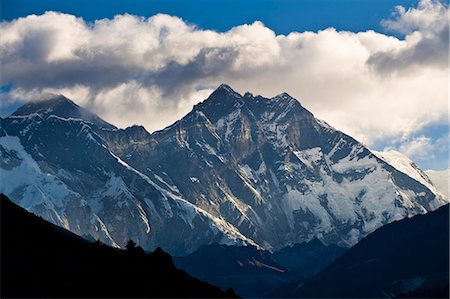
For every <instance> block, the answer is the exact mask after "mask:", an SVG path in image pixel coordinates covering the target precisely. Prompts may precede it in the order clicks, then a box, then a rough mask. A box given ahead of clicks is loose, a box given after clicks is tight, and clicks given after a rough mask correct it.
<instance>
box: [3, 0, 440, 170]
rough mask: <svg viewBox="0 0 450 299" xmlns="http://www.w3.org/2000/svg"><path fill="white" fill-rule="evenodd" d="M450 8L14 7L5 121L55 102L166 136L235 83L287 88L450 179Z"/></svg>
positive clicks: (285, 4)
mask: <svg viewBox="0 0 450 299" xmlns="http://www.w3.org/2000/svg"><path fill="white" fill-rule="evenodd" d="M397 6H401V7H402V8H396V7H397ZM46 11H54V12H56V13H45V12H46ZM447 12H448V6H447V5H446V4H444V2H440V1H438V0H422V1H421V2H419V1H409V0H398V1H395V0H390V1H388V0H365V1H362V0H303V1H294V0H277V1H275V0H247V1H242V0H216V1H214V0H213V1H211V0H209V1H208V0H193V1H187V0H172V1H168V0H157V1H150V0H145V1H144V0H122V1H118V0H114V1H111V0H109V1H106V0H94V1H75V0H64V1H61V0H39V1H30V0H2V1H1V10H0V13H1V15H0V17H1V20H2V21H3V23H2V25H1V26H3V27H1V28H0V30H4V31H5V32H4V33H5V34H4V36H7V37H8V38H6V39H4V44H1V41H0V47H3V49H4V51H3V52H2V53H3V54H0V63H2V67H3V74H2V75H3V78H0V116H2V117H4V116H6V115H8V114H9V113H11V112H12V111H13V110H14V109H15V108H16V107H17V106H18V105H20V104H21V103H22V102H23V100H24V99H32V98H33V97H35V95H36V94H37V93H41V92H56V93H63V94H65V95H67V96H69V97H71V98H72V99H73V100H74V101H76V102H77V103H79V104H80V105H84V106H89V107H90V108H91V109H93V110H94V112H96V113H98V114H99V115H100V116H102V117H103V118H105V119H106V120H107V121H110V122H112V123H114V124H116V125H118V126H121V127H125V126H128V125H131V124H134V123H139V124H143V125H144V126H145V127H146V128H147V129H148V130H149V131H153V130H157V129H160V128H162V127H164V126H166V125H168V124H170V123H171V122H172V121H174V120H175V119H177V118H179V117H181V116H183V115H184V114H185V113H187V112H188V111H189V110H190V109H191V107H192V105H193V104H195V103H197V102H199V101H201V100H203V99H204V98H205V97H206V96H207V95H208V94H209V93H210V92H211V91H212V90H213V89H214V88H215V87H217V86H218V85H219V84H220V83H228V84H230V85H231V86H232V87H233V88H235V89H236V90H237V91H239V92H241V93H243V92H245V91H251V92H253V93H256V94H258V93H260V94H262V95H265V96H273V95H275V94H278V93H281V92H283V91H286V92H288V93H290V94H291V95H292V96H294V97H296V98H297V99H299V100H300V102H301V103H302V104H303V105H304V106H305V107H307V108H308V109H310V110H311V111H312V112H313V113H314V114H315V115H316V116H318V117H319V118H322V119H324V120H326V121H327V122H329V123H330V124H331V125H333V126H335V127H336V128H338V129H341V130H343V131H344V132H346V133H348V134H350V135H352V136H354V137H355V138H357V139H358V140H360V141H362V142H364V143H365V144H367V145H368V146H369V147H371V148H373V149H376V150H383V149H388V148H393V149H396V150H400V151H402V152H403V153H405V154H407V155H408V156H410V157H411V158H412V159H413V160H414V161H415V162H416V163H417V164H418V165H420V166H421V167H422V168H423V169H445V168H448V155H449V153H448V140H449V138H448V135H449V125H448V103H447V97H448V91H447V82H448V73H447V67H448V26H446V21H447V19H446V13H447ZM60 13H63V14H64V15H63V14H60ZM159 13H162V14H166V15H165V16H159V17H155V15H156V14H159ZM30 14H36V15H38V17H37V18H26V19H24V20H23V21H21V22H19V21H16V20H15V19H17V18H19V17H27V16H28V15H30ZM125 14H130V15H131V16H127V15H125ZM117 15H119V16H118V17H115V16H117ZM73 16H75V17H80V19H78V20H75V19H74V18H73ZM135 16H140V17H143V18H139V17H135ZM105 18H106V19H107V20H106V21H104V22H98V21H97V20H99V19H105ZM256 21H261V22H262V23H258V22H256ZM255 22H256V23H255ZM327 28H332V29H328V30H325V29H327ZM210 30H212V31H210ZM370 30H373V31H375V32H370ZM306 31H308V33H306ZM344 31H345V32H344ZM283 35H284V36H283ZM13 37H14V38H13ZM17 40H19V41H20V42H19V43H18V42H17ZM5 53H6V54H5ZM1 55H3V56H1ZM149 115H150V116H151V117H149ZM149 119H151V121H149Z"/></svg>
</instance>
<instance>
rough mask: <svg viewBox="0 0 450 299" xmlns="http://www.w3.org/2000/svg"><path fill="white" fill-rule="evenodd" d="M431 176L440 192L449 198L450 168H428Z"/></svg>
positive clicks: (427, 172) (428, 174)
mask: <svg viewBox="0 0 450 299" xmlns="http://www.w3.org/2000/svg"><path fill="white" fill-rule="evenodd" d="M425 173H426V174H427V176H428V177H429V178H430V180H431V182H432V183H433V185H434V186H435V187H436V189H437V190H439V192H441V193H442V194H444V195H445V196H446V197H447V198H450V196H449V184H448V183H449V182H450V169H445V170H427V171H425Z"/></svg>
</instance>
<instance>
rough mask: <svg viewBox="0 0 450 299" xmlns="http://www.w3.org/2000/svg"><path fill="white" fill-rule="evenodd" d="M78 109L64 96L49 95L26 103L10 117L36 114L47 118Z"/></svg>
mask: <svg viewBox="0 0 450 299" xmlns="http://www.w3.org/2000/svg"><path fill="white" fill-rule="evenodd" d="M78 108H80V107H79V106H78V105H77V104H75V103H74V102H72V101H71V100H69V99H68V98H66V97H65V96H63V95H56V94H50V95H49V96H48V97H46V98H45V99H41V100H38V101H32V102H28V103H26V104H25V105H23V106H21V107H19V109H17V110H16V112H14V113H13V114H12V115H13V116H23V115H29V114H33V113H38V114H41V115H42V116H47V115H52V114H55V113H57V112H62V111H69V110H76V109H78ZM58 116H60V115H58Z"/></svg>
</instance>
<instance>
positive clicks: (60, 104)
mask: <svg viewBox="0 0 450 299" xmlns="http://www.w3.org/2000/svg"><path fill="white" fill-rule="evenodd" d="M34 113H36V114H39V115H40V116H42V117H47V116H50V115H56V116H59V117H63V118H66V119H71V118H72V119H82V120H84V121H85V122H89V123H91V124H94V125H96V126H98V127H103V128H108V129H115V128H116V127H115V126H113V125H111V124H109V123H107V122H106V121H104V120H103V119H101V118H100V117H98V116H97V115H95V114H93V113H91V112H89V110H87V109H84V108H82V107H80V106H78V105H77V104H75V103H74V102H72V101H71V100H69V99H68V98H66V97H65V96H63V95H49V96H48V97H47V98H43V99H41V100H39V101H36V102H29V103H27V104H25V105H23V106H22V107H20V108H19V109H17V111H16V112H14V113H13V114H12V116H16V117H21V116H27V115H31V114H34Z"/></svg>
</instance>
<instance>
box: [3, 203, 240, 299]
mask: <svg viewBox="0 0 450 299" xmlns="http://www.w3.org/2000/svg"><path fill="white" fill-rule="evenodd" d="M0 209H1V294H0V295H1V297H2V298H4V297H111V298H113V297H115V298H117V297H195V298H199V297H209V298H211V297H215V298H225V297H236V295H235V294H234V292H233V291H231V290H229V291H227V292H223V291H221V290H220V289H219V288H217V287H214V286H212V285H209V284H207V283H205V282H201V281H199V280H197V279H195V278H193V277H191V276H189V275H188V274H187V273H185V272H183V271H180V270H177V269H176V268H175V266H174V264H173V262H172V258H171V256H170V255H169V254H167V253H165V252H164V251H163V250H161V249H160V248H158V249H156V250H155V251H154V252H153V253H149V254H146V253H145V252H144V251H143V250H142V249H141V248H140V247H133V246H128V247H129V249H128V250H121V249H116V248H112V247H109V246H106V245H104V244H101V243H99V242H95V243H89V242H88V241H86V240H84V239H82V238H80V237H79V236H77V235H75V234H73V233H71V232H69V231H67V230H65V229H62V228H60V227H57V226H55V225H53V224H51V223H49V222H46V221H44V220H43V219H42V218H40V217H38V216H35V215H33V214H31V213H29V212H27V211H26V210H24V209H22V208H20V207H18V206H17V205H15V204H14V203H12V202H11V201H10V200H9V199H8V198H7V197H6V196H5V195H3V194H0Z"/></svg>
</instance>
